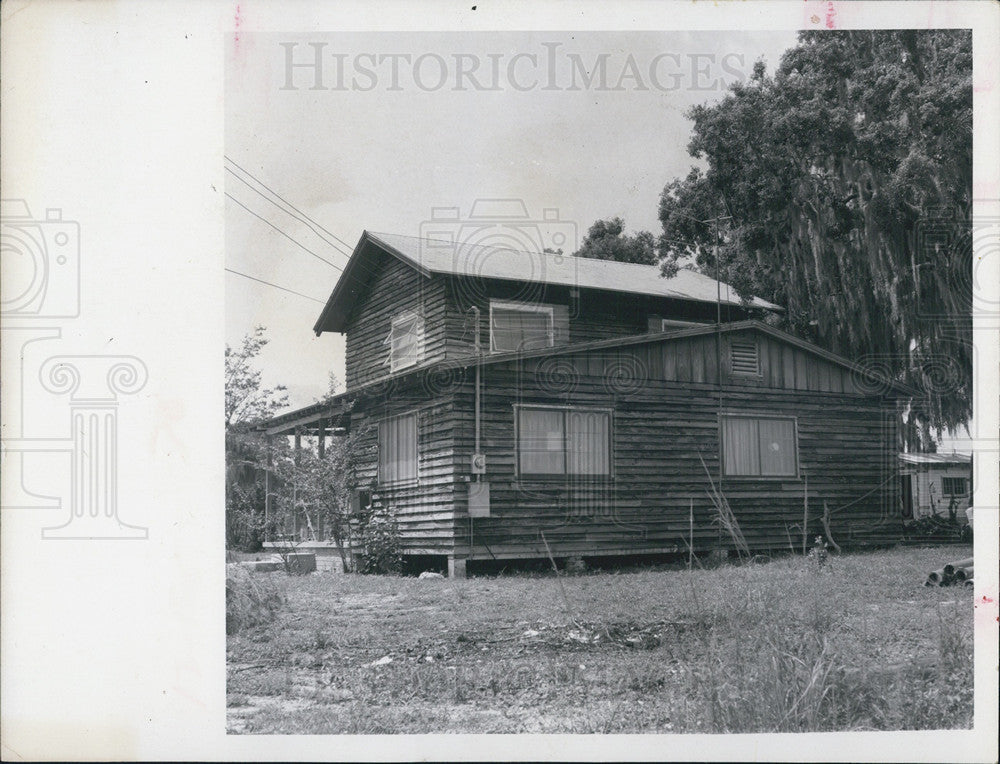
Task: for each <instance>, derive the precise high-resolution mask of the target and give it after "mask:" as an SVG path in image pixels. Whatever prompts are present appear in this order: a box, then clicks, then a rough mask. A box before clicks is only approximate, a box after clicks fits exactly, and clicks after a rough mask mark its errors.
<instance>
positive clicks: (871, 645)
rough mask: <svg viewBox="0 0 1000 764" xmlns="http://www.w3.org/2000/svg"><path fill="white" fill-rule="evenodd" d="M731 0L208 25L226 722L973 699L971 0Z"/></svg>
mask: <svg viewBox="0 0 1000 764" xmlns="http://www.w3.org/2000/svg"><path fill="white" fill-rule="evenodd" d="M830 7H831V8H832V7H833V5H832V4H831V6H830ZM830 13H833V11H830ZM733 21H734V24H733V27H734V28H733V30H732V31H702V32H696V31H690V32H678V31H660V32H653V31H622V32H594V31H583V32H579V33H574V32H565V31H559V32H545V31H526V32H503V31H494V32H478V31H469V32H462V33H459V32H418V33H417V32H414V33H388V32H354V33H329V34H327V33H308V34H298V33H295V34H278V33H263V32H247V31H237V33H236V34H234V35H232V36H231V39H229V40H228V42H227V46H226V60H225V82H226V86H225V87H226V89H225V196H226V201H225V228H226V231H225V232H226V253H225V269H226V275H225V289H226V348H225V456H226V465H225V467H226V470H225V472H226V492H225V527H226V552H225V555H226V559H225V564H226V634H227V647H226V666H227V686H226V703H227V732H228V733H229V734H233V735H237V734H245V735H252V734H295V735H315V734H352V735H354V734H400V733H405V734H428V733H575V734H606V733H656V734H671V733H684V734H690V733H716V734H720V733H775V732H829V731H882V730H969V729H971V728H972V726H973V711H974V709H973V687H974V670H973V645H974V628H973V626H974V624H973V620H974V612H973V596H974V591H975V579H974V563H973V543H972V542H973V525H972V519H973V515H974V510H973V494H974V489H975V485H976V483H975V476H974V474H973V473H974V470H973V468H974V466H975V465H974V453H973V449H972V448H971V446H970V443H972V442H973V440H974V438H973V436H972V432H971V429H972V427H973V425H972V422H973V417H974V414H975V411H974V403H975V396H974V386H973V365H974V361H975V355H976V353H975V347H974V343H973V316H974V315H976V316H977V317H978V316H981V315H985V316H987V317H988V316H996V315H998V314H1000V311H998V309H997V305H996V304H995V303H993V304H990V303H988V302H987V301H985V300H983V299H981V295H982V291H983V285H982V284H979V283H978V281H977V278H978V276H977V267H978V264H980V263H981V261H979V260H975V261H974V258H973V252H974V250H976V248H977V247H980V246H982V242H984V241H986V240H987V239H992V238H995V237H996V235H997V221H996V220H988V219H982V218H979V217H977V218H975V219H974V218H973V215H972V212H973V161H972V156H973V154H972V152H973V67H972V53H973V51H972V31H971V30H970V29H961V28H954V29H926V30H919V29H900V30H886V29H873V30H869V29H852V30H844V29H840V28H839V25H838V24H837V23H835V19H833V18H832V17H829V16H828V15H817V16H814V17H813V18H812V19H811V20H810V19H805V22H804V27H805V28H804V29H803V31H798V32H796V31H782V32H779V31H773V32H767V31H753V32H749V31H739V26H740V25H739V24H737V23H735V22H736V18H735V17H734V18H733ZM993 251H994V252H995V251H996V249H994V250H993ZM991 289H992V288H991ZM995 456H996V454H995V451H994V454H993V458H994V459H995ZM995 501H996V499H995V497H994V499H993V502H995ZM994 506H995V505H994ZM984 575H985V574H984Z"/></svg>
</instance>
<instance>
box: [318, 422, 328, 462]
mask: <svg viewBox="0 0 1000 764" xmlns="http://www.w3.org/2000/svg"><path fill="white" fill-rule="evenodd" d="M316 440H317V446H318V448H319V458H320V459H322V458H323V457H325V456H326V420H325V419H320V420H319V432H318V434H317V436H316Z"/></svg>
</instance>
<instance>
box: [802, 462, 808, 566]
mask: <svg viewBox="0 0 1000 764" xmlns="http://www.w3.org/2000/svg"><path fill="white" fill-rule="evenodd" d="M802 477H803V478H805V481H806V485H805V490H804V491H803V493H802V554H805V553H806V542H807V541H808V540H809V476H808V475H807V474H806V473H805V472H803V473H802Z"/></svg>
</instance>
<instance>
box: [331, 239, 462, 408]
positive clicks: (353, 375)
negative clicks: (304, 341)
mask: <svg viewBox="0 0 1000 764" xmlns="http://www.w3.org/2000/svg"><path fill="white" fill-rule="evenodd" d="M367 295H368V296H367V298H366V299H364V300H361V301H360V302H359V304H358V306H357V308H356V309H355V310H354V312H353V313H352V314H351V316H350V317H349V319H348V322H347V330H346V335H347V347H346V354H345V355H346V376H347V378H346V380H345V383H346V387H347V389H348V390H350V389H352V388H353V387H356V386H357V385H360V384H363V383H365V382H370V381H371V380H374V379H378V378H379V377H383V376H385V375H387V374H389V345H388V343H387V338H388V336H389V330H390V329H391V328H392V319H393V317H394V316H396V315H399V314H400V313H404V312H407V311H417V312H419V313H420V315H422V316H423V318H424V346H423V358H422V360H421V365H427V364H431V363H434V362H436V361H440V360H443V359H444V357H445V345H446V343H445V334H446V321H445V299H444V281H443V279H442V278H441V277H430V278H428V277H425V276H422V275H421V274H420V273H418V272H417V271H415V270H413V268H411V267H410V266H408V265H406V264H404V263H402V262H401V261H399V260H398V259H396V258H394V257H392V256H390V255H383V256H382V257H381V258H380V261H379V263H378V265H377V266H375V273H374V274H373V276H372V281H371V284H370V287H369V289H368V292H367Z"/></svg>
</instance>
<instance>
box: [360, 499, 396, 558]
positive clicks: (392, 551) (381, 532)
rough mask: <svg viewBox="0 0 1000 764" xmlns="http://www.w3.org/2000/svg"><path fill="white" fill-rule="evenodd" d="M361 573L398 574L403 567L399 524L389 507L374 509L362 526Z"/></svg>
mask: <svg viewBox="0 0 1000 764" xmlns="http://www.w3.org/2000/svg"><path fill="white" fill-rule="evenodd" d="M360 541H361V572H362V573H396V572H398V571H399V569H400V568H401V567H402V565H403V557H402V554H401V553H400V540H399V524H398V523H397V522H396V515H395V513H394V512H393V511H392V509H391V508H389V507H378V508H373V509H372V511H371V513H370V514H369V515H368V516H367V517H366V518H365V522H364V524H363V525H362V526H361V532H360Z"/></svg>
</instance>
